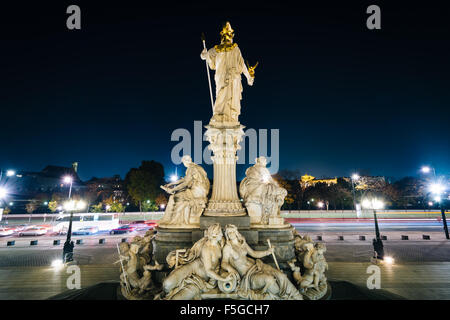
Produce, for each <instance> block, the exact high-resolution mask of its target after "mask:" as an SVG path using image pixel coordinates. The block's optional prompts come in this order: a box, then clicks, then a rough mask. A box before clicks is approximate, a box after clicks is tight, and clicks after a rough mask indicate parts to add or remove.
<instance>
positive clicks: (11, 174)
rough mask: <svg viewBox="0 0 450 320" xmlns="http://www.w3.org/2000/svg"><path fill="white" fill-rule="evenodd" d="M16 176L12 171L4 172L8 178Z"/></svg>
mask: <svg viewBox="0 0 450 320" xmlns="http://www.w3.org/2000/svg"><path fill="white" fill-rule="evenodd" d="M15 174H16V172H15V171H14V170H8V171H6V176H8V177H12V176H13V175H15Z"/></svg>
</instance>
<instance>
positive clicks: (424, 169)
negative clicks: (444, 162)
mask: <svg viewBox="0 0 450 320" xmlns="http://www.w3.org/2000/svg"><path fill="white" fill-rule="evenodd" d="M431 170H433V175H434V176H435V177H436V170H435V169H434V168H433V167H429V166H423V167H422V168H420V171H422V173H425V174H428V173H430V172H431Z"/></svg>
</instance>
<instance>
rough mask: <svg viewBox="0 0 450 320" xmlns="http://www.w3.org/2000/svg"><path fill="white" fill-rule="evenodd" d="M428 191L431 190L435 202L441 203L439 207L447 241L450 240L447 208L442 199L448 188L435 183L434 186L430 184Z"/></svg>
mask: <svg viewBox="0 0 450 320" xmlns="http://www.w3.org/2000/svg"><path fill="white" fill-rule="evenodd" d="M428 189H429V191H430V193H431V194H433V196H434V201H435V202H437V203H439V206H440V208H441V215H442V222H443V224H444V233H445V238H447V240H449V239H450V236H449V234H448V226H447V217H446V216H445V208H444V204H443V201H442V197H441V195H442V194H443V193H444V191H445V189H446V188H445V186H444V185H443V184H441V183H439V182H433V183H432V184H430V186H429V188H428Z"/></svg>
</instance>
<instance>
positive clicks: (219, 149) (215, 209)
mask: <svg viewBox="0 0 450 320" xmlns="http://www.w3.org/2000/svg"><path fill="white" fill-rule="evenodd" d="M206 128H207V129H208V130H207V131H206V132H205V135H206V137H207V139H208V141H209V143H210V145H209V149H210V150H212V151H213V154H214V155H213V157H212V161H213V165H214V180H213V181H214V184H213V190H212V194H211V198H210V199H209V202H208V206H207V207H206V209H205V211H204V213H203V215H204V216H244V215H246V211H245V209H244V207H243V206H242V203H241V201H240V199H239V197H238V193H237V185H236V160H237V156H236V152H237V150H239V149H240V148H241V146H240V142H241V141H242V137H243V136H244V130H243V128H244V126H243V125H240V124H238V125H235V126H231V127H230V126H223V127H221V126H217V125H208V126H206Z"/></svg>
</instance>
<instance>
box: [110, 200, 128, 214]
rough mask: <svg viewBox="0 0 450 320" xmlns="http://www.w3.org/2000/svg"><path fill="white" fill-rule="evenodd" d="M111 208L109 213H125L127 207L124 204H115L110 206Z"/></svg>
mask: <svg viewBox="0 0 450 320" xmlns="http://www.w3.org/2000/svg"><path fill="white" fill-rule="evenodd" d="M110 206H111V207H110V208H109V210H108V211H109V212H124V211H125V206H124V205H123V204H121V203H120V202H114V203H112V204H110Z"/></svg>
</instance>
